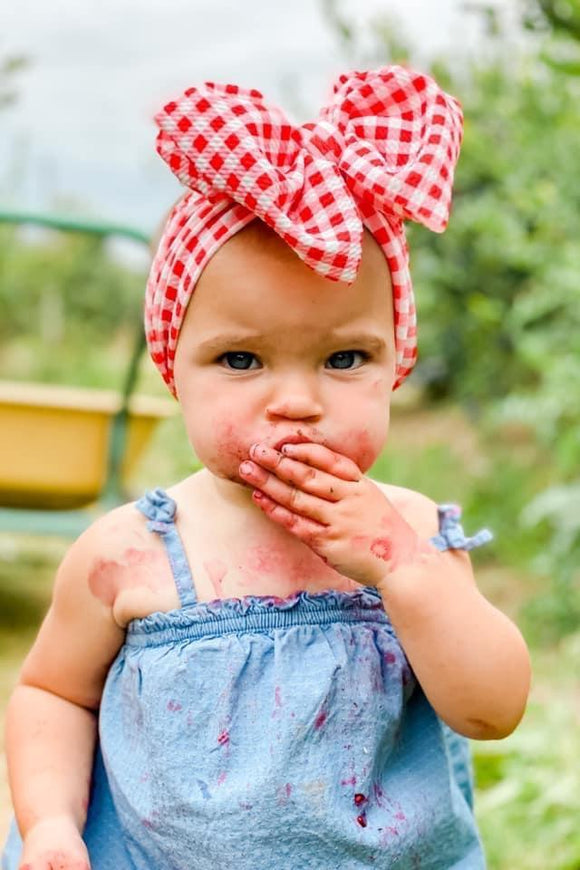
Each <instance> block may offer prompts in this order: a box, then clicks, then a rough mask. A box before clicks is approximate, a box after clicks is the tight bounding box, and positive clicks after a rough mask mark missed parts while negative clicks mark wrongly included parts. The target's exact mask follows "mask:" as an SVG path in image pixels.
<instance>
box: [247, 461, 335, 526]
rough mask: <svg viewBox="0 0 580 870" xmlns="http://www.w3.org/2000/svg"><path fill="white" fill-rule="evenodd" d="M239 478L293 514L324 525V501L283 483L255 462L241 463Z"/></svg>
mask: <svg viewBox="0 0 580 870" xmlns="http://www.w3.org/2000/svg"><path fill="white" fill-rule="evenodd" d="M240 477H242V478H243V479H244V480H245V481H246V482H247V483H249V484H251V485H252V486H254V487H255V488H256V489H258V490H260V492H263V493H264V494H265V495H267V496H269V498H271V499H273V500H274V501H275V502H277V503H278V504H280V505H283V506H284V507H286V508H288V509H289V510H291V511H292V512H293V513H297V514H300V515H301V516H306V517H308V518H309V519H312V520H316V522H319V523H324V524H326V515H325V507H326V506H327V505H328V502H327V501H325V500H324V499H321V498H318V497H317V496H315V495H309V494H308V493H306V492H302V490H301V489H298V487H296V486H292V485H291V484H288V483H285V482H284V481H283V480H280V479H279V478H278V477H276V475H275V474H271V473H270V472H269V471H266V469H265V468H262V466H261V465H258V464H257V463H256V462H242V464H241V465H240Z"/></svg>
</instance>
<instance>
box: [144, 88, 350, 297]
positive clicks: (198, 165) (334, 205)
mask: <svg viewBox="0 0 580 870" xmlns="http://www.w3.org/2000/svg"><path fill="white" fill-rule="evenodd" d="M156 121H157V124H158V125H159V127H160V133H159V135H158V137H157V150H158V152H159V154H160V155H161V156H162V157H163V159H164V160H165V161H166V163H167V164H168V165H169V167H170V168H171V170H172V171H173V172H174V173H175V175H176V176H177V177H178V179H179V180H180V181H181V182H182V184H184V185H185V186H186V187H189V188H190V189H193V190H196V191H198V192H199V193H201V194H202V195H203V196H205V197H206V198H207V199H209V200H210V201H213V202H215V201H219V200H220V199H223V198H227V199H229V200H233V201H235V202H237V203H239V204H240V205H242V206H244V207H245V208H247V209H248V210H249V211H251V212H253V213H254V214H255V215H256V216H257V217H259V218H260V219H261V220H263V221H264V222H265V223H266V224H268V225H269V226H270V227H272V229H273V230H275V231H276V232H277V233H278V234H279V235H280V236H281V237H282V238H283V239H284V241H286V242H287V243H288V244H289V245H290V246H291V247H292V248H293V249H294V250H295V251H296V253H297V254H298V255H299V256H300V257H301V258H302V259H303V260H304V261H305V262H306V263H307V264H308V265H310V266H311V267H312V268H314V269H316V271H318V272H319V273H321V274H323V275H325V276H327V277H329V278H332V279H333V280H342V281H346V282H348V283H351V282H352V281H354V279H355V277H356V274H357V271H358V267H359V264H360V258H361V251H362V248H361V240H362V223H361V220H360V217H359V215H358V211H357V208H356V205H355V203H354V202H353V200H352V196H351V194H350V193H349V191H348V189H347V187H346V185H345V183H344V181H343V179H342V178H341V175H340V173H339V170H338V167H337V165H336V160H333V161H329V160H327V159H325V158H324V157H322V156H321V155H320V154H319V153H317V152H316V151H315V150H314V149H313V150H309V149H308V147H305V141H306V138H305V136H304V133H303V131H302V130H301V128H297V127H295V126H294V125H292V124H291V123H290V122H289V121H288V120H287V118H286V116H285V115H284V113H283V112H282V111H281V110H280V109H277V108H276V107H270V106H266V105H265V104H264V102H263V97H262V94H261V93H260V92H259V91H254V90H252V91H250V90H246V89H244V88H239V87H237V86H232V85H230V86H223V85H216V84H213V83H206V84H205V85H204V86H202V87H200V88H190V89H189V90H187V91H186V92H185V93H184V94H183V96H182V97H181V98H180V99H179V100H177V101H174V102H172V103H169V104H168V105H167V106H165V107H164V109H163V110H162V111H161V112H160V113H159V114H158V115H157V116H156Z"/></svg>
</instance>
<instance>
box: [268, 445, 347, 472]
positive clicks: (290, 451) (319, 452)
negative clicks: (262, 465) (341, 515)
mask: <svg viewBox="0 0 580 870" xmlns="http://www.w3.org/2000/svg"><path fill="white" fill-rule="evenodd" d="M281 452H282V453H283V454H284V456H289V457H290V458H291V459H297V460H299V461H300V462H306V463H308V465H312V467H313V468H318V469H320V471H326V472H328V474H332V475H334V477H340V479H341V480H348V481H357V480H360V479H361V477H362V476H363V474H362V471H361V470H360V468H359V467H358V465H357V464H356V462H353V461H352V459H349V458H348V456H343V455H342V454H341V453H335V451H334V450H331V449H330V448H329V447H325V446H324V445H323V444H314V442H308V443H306V444H284V445H283V446H282V449H281Z"/></svg>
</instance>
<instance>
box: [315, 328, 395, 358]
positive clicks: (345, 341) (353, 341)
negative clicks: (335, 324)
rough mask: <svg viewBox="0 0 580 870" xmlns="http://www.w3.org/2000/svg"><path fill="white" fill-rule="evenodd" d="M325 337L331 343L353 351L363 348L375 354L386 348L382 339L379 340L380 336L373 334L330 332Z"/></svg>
mask: <svg viewBox="0 0 580 870" xmlns="http://www.w3.org/2000/svg"><path fill="white" fill-rule="evenodd" d="M327 337H328V338H329V339H331V340H332V341H336V342H338V343H340V344H341V345H342V346H343V347H344V348H347V347H348V348H352V349H353V350H356V348H357V347H364V348H368V349H369V350H373V351H374V352H375V353H380V352H381V351H383V350H385V348H386V346H387V343H386V341H385V340H384V338H381V336H380V335H376V334H375V333H374V332H337V331H334V330H330V332H328V333H327Z"/></svg>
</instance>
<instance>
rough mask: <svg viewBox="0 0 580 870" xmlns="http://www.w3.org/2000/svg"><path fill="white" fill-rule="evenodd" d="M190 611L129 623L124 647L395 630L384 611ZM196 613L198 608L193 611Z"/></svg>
mask: <svg viewBox="0 0 580 870" xmlns="http://www.w3.org/2000/svg"><path fill="white" fill-rule="evenodd" d="M188 609H189V608H183V609H182V610H174V611H171V612H170V613H156V614H152V615H151V616H149V617H145V618H144V619H139V620H134V621H133V622H131V623H129V626H128V628H127V635H126V640H125V645H126V646H128V647H143V646H161V645H163V644H167V643H176V642H177V643H179V642H184V641H188V640H196V639H198V638H202V637H221V636H223V635H226V634H247V633H252V632H253V633H260V632H263V633H267V632H269V631H275V630H276V629H282V628H289V627H290V626H300V625H330V624H332V623H343V624H349V623H364V622H367V623H376V624H380V625H382V626H383V627H384V628H386V629H387V630H388V631H389V632H390V633H391V634H394V630H393V627H392V625H391V623H390V620H389V618H388V616H387V614H386V613H385V611H384V610H382V609H381V610H379V609H371V608H368V607H367V608H352V609H350V608H349V609H345V608H343V607H326V608H324V609H315V610H314V609H313V610H306V609H302V608H297V609H281V610H277V609H272V610H260V611H257V612H255V613H251V612H250V613H245V614H231V613H224V614H216V615H215V616H213V617H212V616H210V615H208V614H207V613H206V614H204V615H203V616H202V618H201V619H199V618H195V614H194V613H192V614H188V613H187V611H188ZM194 610H195V608H194Z"/></svg>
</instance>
